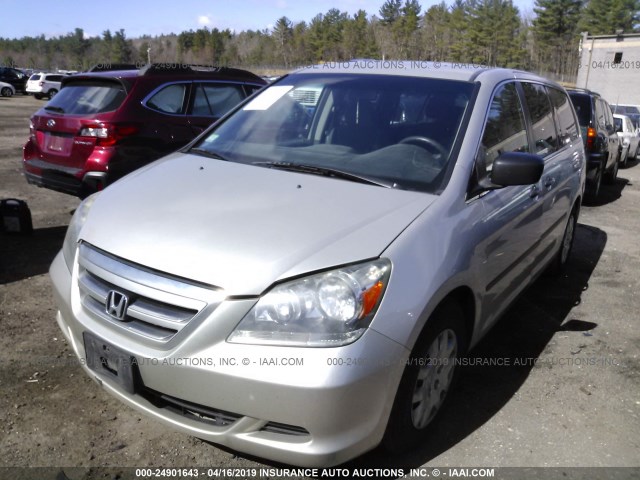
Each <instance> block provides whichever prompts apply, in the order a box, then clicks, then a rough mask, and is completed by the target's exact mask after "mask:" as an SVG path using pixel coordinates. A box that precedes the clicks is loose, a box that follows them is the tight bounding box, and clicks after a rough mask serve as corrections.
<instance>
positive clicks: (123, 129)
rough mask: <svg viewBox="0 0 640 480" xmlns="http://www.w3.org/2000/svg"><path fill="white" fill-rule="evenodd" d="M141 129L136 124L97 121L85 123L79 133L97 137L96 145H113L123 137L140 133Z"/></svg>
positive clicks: (82, 135)
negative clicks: (91, 123) (90, 123)
mask: <svg viewBox="0 0 640 480" xmlns="http://www.w3.org/2000/svg"><path fill="white" fill-rule="evenodd" d="M138 131H139V129H138V127H136V126H135V125H114V124H112V123H97V124H93V125H85V126H84V127H82V128H81V129H80V133H79V134H78V135H79V136H81V137H92V138H95V139H96V146H98V147H111V146H113V145H115V144H116V143H118V142H119V141H120V140H121V139H123V138H126V137H130V136H131V135H135V134H136V133H138Z"/></svg>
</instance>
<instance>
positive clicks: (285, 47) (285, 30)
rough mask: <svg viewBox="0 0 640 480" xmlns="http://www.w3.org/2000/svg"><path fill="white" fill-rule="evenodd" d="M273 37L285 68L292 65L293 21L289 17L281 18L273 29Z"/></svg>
mask: <svg viewBox="0 0 640 480" xmlns="http://www.w3.org/2000/svg"><path fill="white" fill-rule="evenodd" d="M272 36H273V38H274V39H275V41H276V45H277V48H278V53H279V55H280V56H281V58H282V61H283V62H284V66H285V67H287V68H288V67H289V65H290V56H291V55H290V51H291V40H292V38H293V28H292V23H291V20H289V19H288V18H287V17H280V18H279V19H278V21H277V22H276V25H275V27H273V32H272Z"/></svg>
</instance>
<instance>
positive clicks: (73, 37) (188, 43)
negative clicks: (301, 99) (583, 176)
mask: <svg viewBox="0 0 640 480" xmlns="http://www.w3.org/2000/svg"><path fill="white" fill-rule="evenodd" d="M533 12H534V13H533V15H531V17H532V18H529V16H527V15H523V14H521V12H520V11H519V10H518V8H517V7H516V6H515V5H514V4H513V2H512V0H453V3H452V4H447V3H445V2H444V1H443V2H442V3H440V4H436V5H433V6H431V7H429V8H428V9H427V10H426V11H423V8H422V6H421V4H420V3H419V1H418V0H404V1H403V0H386V1H385V2H384V3H383V4H382V6H381V7H380V9H379V11H378V12H377V13H376V14H374V15H369V14H368V13H367V12H366V11H364V10H359V11H358V12H357V13H355V14H353V15H350V14H348V13H346V12H343V11H341V10H339V9H337V8H332V9H330V10H328V11H327V12H326V13H324V14H323V13H319V14H317V15H316V16H315V17H313V18H312V19H311V20H310V21H308V22H307V21H301V22H296V23H294V22H292V21H291V20H290V19H289V18H287V17H286V16H283V17H281V18H279V19H277V21H276V22H275V24H274V26H273V28H270V29H264V30H246V31H241V32H232V31H231V30H229V29H222V30H220V29H218V28H213V29H209V28H201V29H198V30H195V31H194V30H189V31H184V32H181V33H179V34H175V33H171V34H166V35H159V36H155V37H151V36H143V37H140V38H136V39H129V38H127V37H126V34H125V31H124V30H122V29H121V30H118V31H115V32H111V31H110V30H106V31H105V32H103V33H102V35H101V36H100V37H90V38H87V37H85V35H84V32H83V30H82V29H81V28H76V29H75V31H74V32H71V33H69V34H67V35H64V36H59V37H55V38H45V36H44V35H41V36H39V37H24V38H20V39H6V38H0V60H1V61H2V62H3V63H4V64H5V65H16V66H22V67H27V68H38V69H39V68H42V69H47V70H53V69H67V70H83V69H86V68H88V67H90V66H91V65H95V64H109V63H141V64H142V63H146V62H147V60H148V59H151V60H152V61H153V62H169V63H173V62H177V63H196V64H206V65H212V64H213V65H233V66H239V67H245V68H265V67H271V68H274V67H279V68H281V69H290V68H294V67H296V66H303V65H310V64H314V63H318V62H327V61H342V60H348V59H352V58H372V59H387V60H392V59H408V60H433V61H452V62H464V63H474V64H482V65H491V66H502V67H510V68H522V69H526V70H531V71H536V72H540V73H543V74H546V75H550V76H553V77H555V78H557V79H559V80H567V79H571V78H572V77H575V74H576V71H577V68H578V63H579V57H578V45H579V41H580V32H584V31H586V32H589V34H591V35H603V34H614V33H616V32H619V31H620V30H622V31H624V32H625V33H631V32H638V31H640V25H639V22H640V0H586V1H585V0H536V1H535V7H534V9H533Z"/></svg>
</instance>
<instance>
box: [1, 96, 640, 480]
mask: <svg viewBox="0 0 640 480" xmlns="http://www.w3.org/2000/svg"><path fill="white" fill-rule="evenodd" d="M42 105H44V101H38V100H35V99H34V98H32V97H23V96H21V95H18V96H15V97H13V98H9V99H8V98H0V199H2V198H20V199H23V200H26V201H27V202H28V204H29V206H30V208H31V212H32V215H33V222H34V228H35V232H34V234H33V235H32V236H31V237H17V236H8V235H4V236H3V235H1V234H0V242H1V243H0V331H1V332H2V335H0V392H1V393H0V452H2V455H0V477H4V478H7V476H8V472H12V471H11V470H6V469H4V470H3V469H2V468H1V467H26V466H41V467H101V466H107V467H127V466H129V467H131V466H136V467H149V466H155V467H196V466H200V467H264V466H265V465H266V463H264V462H263V461H260V460H256V459H248V458H245V457H243V456H242V455H240V454H235V453H233V452H229V451H225V450H222V449H220V448H218V447H216V446H213V445H211V444H208V443H205V442H202V441H200V440H198V439H196V438H193V437H189V436H187V435H183V434H180V433H176V432H174V431H172V430H171V429H170V428H168V427H166V426H164V425H161V424H159V423H157V422H155V421H153V420H151V419H148V418H146V417H144V416H142V415H140V414H138V413H137V412H136V411H134V410H131V409H130V408H128V407H126V406H124V405H123V404H121V403H120V402H118V401H116V400H115V399H113V398H111V397H110V396H109V395H108V394H107V393H106V392H104V391H103V390H101V389H100V387H99V386H98V385H97V384H96V383H94V382H93V381H91V380H90V379H89V378H88V377H87V376H86V375H85V374H84V373H83V372H82V371H81V369H80V368H79V366H78V365H77V364H76V363H75V362H74V361H73V355H72V352H71V349H70V348H69V346H68V345H67V344H66V342H65V341H64V340H63V336H62V334H61V332H59V330H58V327H57V324H56V323H55V319H54V316H55V307H54V303H53V298H52V294H51V288H50V284H49V277H48V274H47V271H48V267H49V265H50V263H51V261H52V259H53V257H54V255H55V254H56V252H57V251H58V250H59V249H60V248H61V245H62V241H63V237H64V232H65V228H66V225H67V224H68V221H69V219H70V217H71V212H72V211H73V209H74V208H75V207H76V206H77V205H78V203H79V201H78V200H77V199H75V198H73V197H71V196H67V195H64V194H61V193H56V192H53V191H48V190H45V189H39V188H37V187H34V186H31V185H28V184H27V183H26V181H25V179H24V177H23V176H22V174H21V165H20V163H21V147H22V144H23V143H24V142H25V140H26V139H27V136H28V128H29V116H30V115H31V114H32V113H33V112H35V111H36V110H37V109H38V108H39V107H41V106H42ZM639 277H640V166H638V165H637V163H635V162H633V163H631V165H630V167H629V168H627V169H625V170H620V173H619V179H618V181H617V182H616V184H615V185H612V186H606V187H605V188H604V195H603V199H602V201H601V202H600V204H599V205H597V206H589V207H587V206H585V207H583V210H582V215H581V217H580V225H579V228H578V231H577V238H576V244H575V249H574V253H573V257H572V259H571V262H570V265H569V269H568V271H567V273H566V275H564V276H563V277H562V278H559V279H555V278H551V277H543V278H542V279H541V280H539V281H538V282H536V283H535V284H534V285H533V286H532V287H530V288H529V289H528V290H527V292H526V293H525V294H524V295H523V296H522V297H521V298H520V300H519V301H518V302H517V303H516V304H515V305H514V306H513V308H512V309H511V310H510V311H509V312H508V313H507V314H506V315H505V317H504V318H503V319H502V321H501V322H500V323H499V324H498V325H497V326H496V327H495V328H494V330H493V331H492V332H491V333H490V334H489V335H488V336H487V337H486V339H485V340H484V341H483V342H482V343H481V344H480V345H479V346H478V347H477V348H476V349H475V350H474V351H473V352H471V354H470V356H469V357H468V365H467V366H465V367H463V369H462V374H461V378H460V383H459V388H458V389H457V390H456V391H455V392H454V393H453V395H452V397H451V400H452V401H451V404H450V406H449V408H448V409H447V410H446V411H445V412H443V415H442V416H441V417H440V419H439V421H438V422H436V424H435V425H434V428H433V432H432V436H431V437H430V439H429V440H428V441H427V442H426V443H425V444H424V445H423V446H421V447H420V448H418V449H415V450H413V451H410V452H406V453H404V454H402V455H395V456H390V455H388V454H385V453H383V452H380V451H378V450H376V451H374V452H370V453H369V454H366V455H364V456H363V457H361V458H359V459H356V460H355V461H353V462H351V463H350V464H349V466H356V467H358V466H372V465H374V466H387V467H404V468H406V469H407V470H408V469H409V468H416V467H419V466H421V465H426V466H439V467H472V466H475V467H543V466H544V467H562V468H563V469H564V468H566V467H616V466H618V467H639V466H640V357H639V354H640V328H639V321H640V315H639V314H638V312H639V309H640V295H639V291H640V282H639ZM487 359H494V362H493V363H494V365H486V364H485V363H486V360H487ZM496 359H502V364H500V365H496V364H495V363H496ZM506 363H508V365H506ZM310 414H312V412H310ZM54 470H55V469H54ZM18 472H22V473H23V475H27V474H26V473H25V472H26V471H23V470H19V471H18ZM572 472H573V473H572ZM620 472H621V473H620V475H621V477H619V478H638V476H639V475H640V469H638V468H632V469H628V470H622V471H620ZM563 475H564V476H565V477H568V478H573V477H576V476H577V477H580V475H581V474H580V475H578V474H577V473H575V471H574V470H571V469H569V470H567V471H566V472H564V473H563ZM585 475H586V477H590V476H591V477H595V476H600V475H595V476H594V475H591V474H588V475H587V474H585ZM572 476H573V477H572ZM11 477H12V478H18V477H16V475H15V471H13V473H12V474H11ZM52 478H64V477H52ZM100 478H102V477H100ZM109 478H120V477H118V475H115V476H111V477H109ZM294 478H295V477H294ZM580 478H582V477H580Z"/></svg>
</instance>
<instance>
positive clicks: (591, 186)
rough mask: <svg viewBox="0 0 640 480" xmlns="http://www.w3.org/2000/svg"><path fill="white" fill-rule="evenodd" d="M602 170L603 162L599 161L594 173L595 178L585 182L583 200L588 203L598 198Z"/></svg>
mask: <svg viewBox="0 0 640 480" xmlns="http://www.w3.org/2000/svg"><path fill="white" fill-rule="evenodd" d="M603 170H604V162H601V163H600V166H599V167H598V171H597V173H596V178H595V179H594V180H593V181H591V182H587V186H586V189H585V193H584V196H585V200H586V201H587V202H589V203H593V202H595V201H596V199H597V198H598V195H600V186H601V185H602V172H603Z"/></svg>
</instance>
